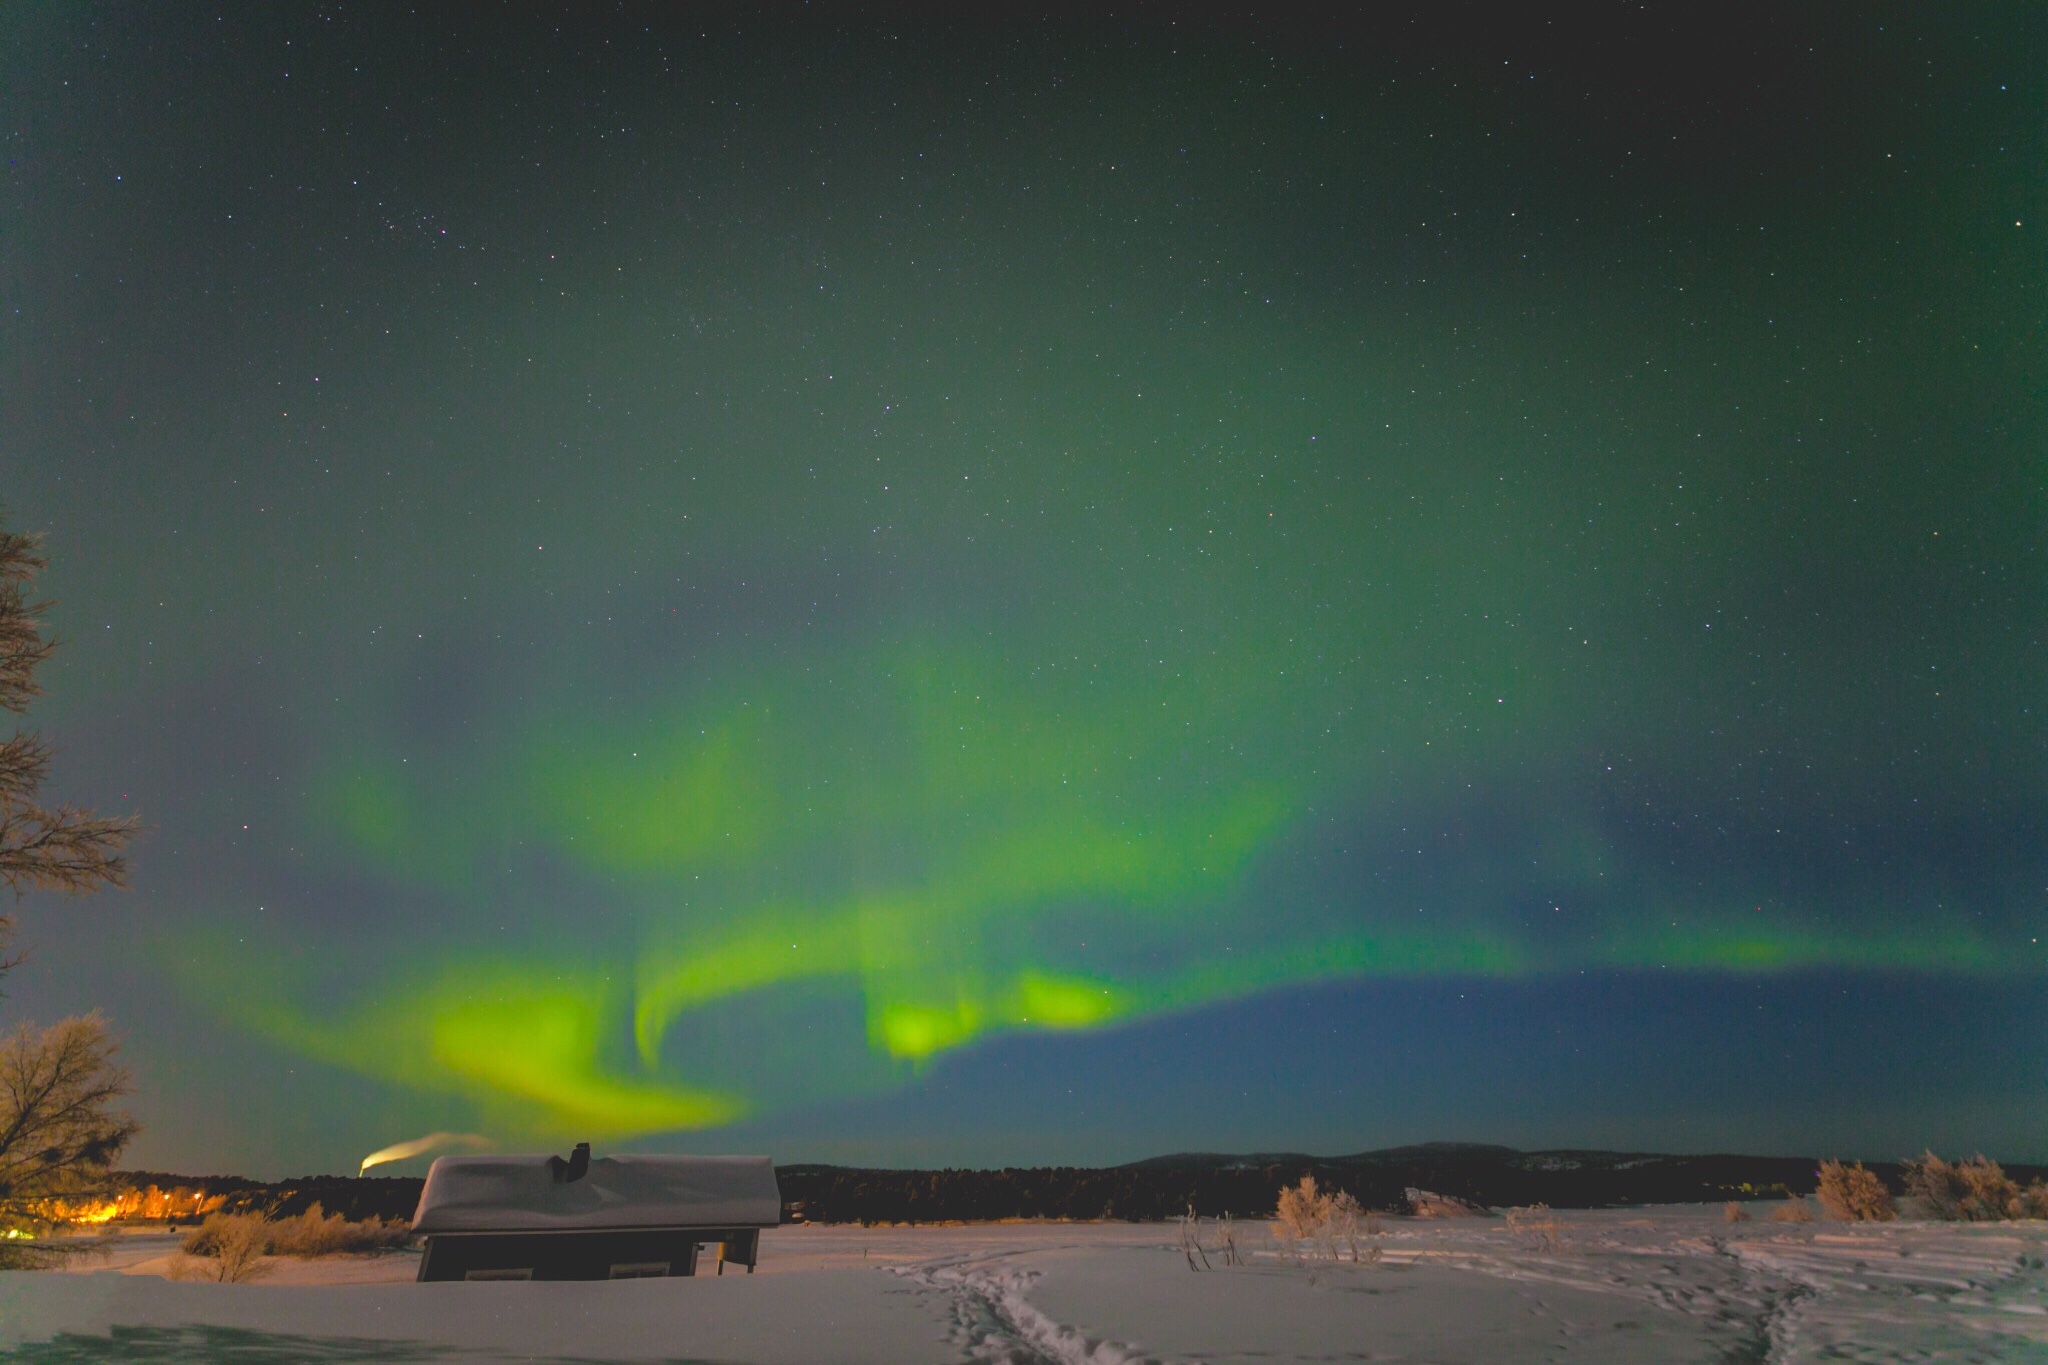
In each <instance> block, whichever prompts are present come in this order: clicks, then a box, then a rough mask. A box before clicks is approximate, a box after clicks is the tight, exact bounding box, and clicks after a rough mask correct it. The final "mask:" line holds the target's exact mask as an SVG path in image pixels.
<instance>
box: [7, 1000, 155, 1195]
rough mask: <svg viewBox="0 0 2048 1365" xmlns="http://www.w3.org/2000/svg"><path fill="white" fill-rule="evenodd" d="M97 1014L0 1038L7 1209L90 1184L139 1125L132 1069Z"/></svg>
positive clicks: (21, 1029)
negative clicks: (126, 1101)
mask: <svg viewBox="0 0 2048 1365" xmlns="http://www.w3.org/2000/svg"><path fill="white" fill-rule="evenodd" d="M118 1050H119V1047H118V1045H117V1044H116V1043H115V1042H114V1040H113V1038H112V1036H111V1035H109V1034H108V1032H107V1022H106V1020H104V1019H102V1018H101V1017H100V1016H99V1015H98V1014H88V1015H83V1016H81V1017H78V1018H74V1019H65V1020H63V1021H61V1022H59V1023H56V1024H53V1025H51V1026H50V1027H49V1028H46V1029H43V1028H37V1027H36V1026H35V1025H34V1024H26V1023H24V1024H17V1025H15V1027H14V1028H13V1029H11V1030H10V1031H9V1032H8V1033H6V1034H5V1035H4V1036H0V1209H7V1210H10V1211H14V1210H19V1209H21V1208H23V1207H24V1206H25V1205H26V1204H27V1203H29V1202H30V1201H33V1200H36V1199H44V1198H48V1197H49V1196H51V1195H62V1194H75V1193H78V1192H80V1191H85V1190H90V1189H92V1188H93V1187H94V1186H96V1185H97V1184H98V1182H99V1181H100V1180H101V1179H102V1178H104V1177H105V1175H106V1174H107V1172H108V1170H109V1169H111V1168H112V1166H113V1164H114V1158H115V1157H117V1156H119V1155H120V1154H121V1149H122V1148H124V1147H126V1146H127V1145H128V1141H129V1139H131V1138H133V1137H134V1136H135V1134H136V1132H137V1131H138V1127H137V1125H136V1123H135V1121H134V1120H133V1119H131V1118H129V1117H128V1115H126V1114H124V1113H120V1112H119V1111H117V1110H115V1109H114V1107H113V1106H114V1104H115V1103H116V1102H117V1101H118V1100H119V1099H120V1098H121V1097H122V1096H123V1095H126V1094H127V1093H129V1091H130V1089H131V1088H132V1087H131V1085H130V1080H129V1075H128V1071H127V1069H126V1068H125V1067H122V1066H121V1065H119V1064H118V1063H117V1062H115V1060H114V1054H115V1053H116V1052H117V1051H118Z"/></svg>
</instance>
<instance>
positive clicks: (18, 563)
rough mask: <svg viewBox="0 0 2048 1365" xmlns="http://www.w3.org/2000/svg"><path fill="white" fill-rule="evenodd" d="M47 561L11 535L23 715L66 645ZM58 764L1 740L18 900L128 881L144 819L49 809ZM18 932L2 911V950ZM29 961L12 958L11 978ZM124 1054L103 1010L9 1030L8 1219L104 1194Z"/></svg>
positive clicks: (2, 1156)
mask: <svg viewBox="0 0 2048 1365" xmlns="http://www.w3.org/2000/svg"><path fill="white" fill-rule="evenodd" d="M45 564H46V561H45V560H44V558H43V555H42V538H41V537H39V536H34V535H24V534H21V533H19V532H14V531H8V530H5V529H0V709H5V710H8V711H12V712H14V713H16V714H17V715H18V714H20V713H21V712H22V711H24V710H26V709H27V708H28V705H29V703H30V702H32V701H34V700H35V699H36V698H37V697H38V696H40V695H42V688H41V687H40V686H39V685H38V684H37V682H36V670H37V669H39V668H40V667H42V665H43V664H44V663H46V662H47V661H48V660H49V657H50V655H51V653H52V652H53V651H54V650H55V649H56V647H57V646H56V641H54V640H52V639H49V638H48V637H47V636H45V635H44V633H43V613H44V612H46V611H48V610H49V608H50V603H48V602H41V601H37V600H35V599H34V598H33V597H32V596H31V595H30V589H31V587H32V586H33V584H34V581H35V577H36V575H37V574H38V573H40V572H41V571H42V570H43V568H44V567H45ZM50 756H51V750H50V746H49V745H47V744H45V743H44V742H43V740H42V738H41V737H40V736H38V735H37V734H35V733H34V732H33V731H29V730H19V729H17V730H16V731H15V732H14V733H13V734H12V735H9V736H7V737H6V738H5V739H0V882H5V883H6V885H7V887H8V889H9V890H11V891H13V892H14V894H15V895H16V896H17V897H18V896H20V895H22V894H23V893H25V892H27V891H30V890H35V889H42V890H54V891H66V892H70V893H72V894H80V893H83V892H88V891H96V890H99V889H100V888H102V887H107V886H122V885H125V884H126V882H127V875H128V865H127V862H126V860H125V859H123V858H122V856H121V850H122V849H123V848H124V847H125V846H126V845H127V842H128V840H129V838H130V836H131V835H133V833H134V832H135V821H134V820H133V819H132V818H129V817H125V816H123V817H115V818H112V819H108V818H104V817H101V816H98V815H95V814H94V813H93V812H92V811H90V810H87V809H85V808H84V807H82V806H76V805H71V804H57V805H46V804H44V802H43V800H42V786H43V782H44V781H45V779H47V778H48V777H49V775H50ZM11 927H12V925H11V924H10V922H9V921H8V919H7V917H6V916H4V915H0V945H4V943H5V939H6V937H7V932H8V930H9V929H10V928H11ZM18 960H19V959H18V958H7V957H4V956H0V972H5V970H6V969H7V968H8V967H10V966H12V965H13V964H14V962H16V961H18ZM116 1051H117V1046H116V1044H115V1043H114V1040H113V1037H112V1036H111V1035H110V1034H109V1033H108V1031H107V1024H106V1021H105V1020H104V1019H102V1018H101V1017H100V1016H99V1015H98V1014H88V1015H85V1016H83V1017H82V1018H74V1019H65V1020H61V1021H59V1022H58V1023H56V1024H53V1025H51V1026H50V1027H48V1028H38V1027H36V1026H35V1025H34V1024H29V1023H22V1024H18V1025H16V1026H15V1027H14V1028H13V1029H12V1030H10V1031H9V1032H7V1033H5V1034H0V1216H4V1217H5V1218H6V1220H7V1221H8V1222H9V1223H10V1224H17V1225H18V1224H20V1223H22V1222H24V1221H26V1222H31V1223H33V1222H35V1221H37V1220H36V1218H35V1207H36V1201H38V1200H41V1199H45V1198H48V1197H50V1196H53V1195H64V1194H78V1193H83V1192H85V1191H88V1190H91V1189H92V1188H94V1187H95V1186H96V1185H97V1184H98V1183H99V1182H100V1181H101V1180H103V1179H104V1178H105V1176H106V1175H107V1173H108V1172H109V1171H110V1170H111V1169H112V1167H113V1163H114V1159H115V1158H116V1157H118V1156H119V1155H120V1154H121V1151H122V1149H123V1148H125V1147H126V1146H127V1145H128V1142H129V1140H130V1139H131V1138H133V1137H134V1136H135V1134H136V1132H137V1125H136V1123H135V1121H134V1120H133V1119H131V1118H130V1117H129V1116H128V1115H127V1114H125V1113H122V1112H121V1111H120V1110H118V1109H117V1108H115V1105H116V1104H117V1103H118V1102H119V1100H120V1099H121V1097H122V1096H124V1095H126V1094H128V1093H129V1091H130V1089H131V1088H132V1087H131V1084H130V1079H129V1075H128V1072H127V1070H126V1069H125V1068H123V1067H122V1066H120V1065H119V1064H118V1063H117V1062H116V1061H115V1060H114V1054H115V1052H116ZM14 1230H15V1231H19V1227H18V1226H17V1227H16V1228H15V1229H14ZM15 1245H16V1244H15V1243H11V1242H10V1243H7V1244H6V1246H7V1247H9V1248H12V1247H14V1246H15ZM7 1259H8V1258H7V1257H4V1256H0V1263H4V1262H5V1261H6V1260H7ZM13 1259H16V1260H19V1259H20V1257H19V1256H16V1257H14V1258H13Z"/></svg>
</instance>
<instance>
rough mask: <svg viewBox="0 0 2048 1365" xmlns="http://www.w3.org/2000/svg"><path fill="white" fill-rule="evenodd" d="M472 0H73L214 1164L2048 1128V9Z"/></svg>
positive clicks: (90, 610) (144, 847)
mask: <svg viewBox="0 0 2048 1365" xmlns="http://www.w3.org/2000/svg"><path fill="white" fill-rule="evenodd" d="M425 8H426V12H425V13H413V12H409V11H407V10H405V9H402V8H400V7H396V6H382V7H379V6H367V7H358V6H352V5H342V4H305V5H293V6H273V5H248V4H241V5H228V6H221V7H210V8H205V9H198V8H191V7H176V8H165V7H157V6H148V5H141V4H131V5H89V4H77V5H69V4H67V5H47V6H10V7H8V9H7V10H6V12H5V13H4V15H0V38H4V44H0V136H4V138H5V154H6V177H5V181H4V191H0V193H4V200H0V499H4V501H5V505H6V509H7V518H8V523H9V524H10V525H12V526H15V527H18V528H21V529H29V530H38V531H43V532H45V533H47V535H48V550H49V553H50V554H51V556H52V560H53V564H52V567H51V569H50V571H49V572H48V574H47V575H46V577H45V582H44V586H45V588H46V589H47V590H48V592H49V593H50V594H51V595H52V596H55V597H57V598H59V599H61V601H60V605H59V606H58V607H57V608H56V609H55V611H54V612H53V614H52V620H53V623H54V625H55V628H56V630H57V632H58V633H59V634H60V635H61V636H62V637H63V638H64V639H65V641H66V643H65V646H64V648H63V650H62V652H61V653H60V655H59V656H58V658H57V659H56V661H55V662H54V663H53V664H52V665H51V666H50V667H49V669H48V670H47V676H46V681H47V682H48V684H49V687H50V696H49V697H48V698H47V700H45V701H44V702H43V703H41V704H40V705H39V706H38V707H37V708H36V710H35V711H34V712H33V713H32V717H31V719H32V720H34V721H35V722H36V723H37V724H39V725H40V726H42V727H43V728H44V730H45V732H46V734H47V736H48V737H49V738H51V739H52V740H54V741H55V742H56V743H57V744H58V745H59V746H60V748H61V751H62V752H61V755H60V758H59V760H58V763H59V771H58V779H57V788H58V794H60V795H63V796H66V797H70V798H75V799H79V800H83V801H87V802H89V803H92V804H94V805H97V806H99V807H101V808H103V809H108V810H135V811H138V812H140V813H141V815H142V816H143V817H144V819H145V820H146V821H147V822H148V824H149V825H150V826H151V829H150V832H149V834H148V835H147V837H146V838H145V839H144V841H143V842H142V843H141V844H140V845H139V846H138V848H137V849H136V851H135V857H134V862H135V877H134V886H133V888H132V889H131V890H128V891H125V892H120V893H113V894H108V895H103V896H100V897H97V898H93V899H89V900H83V901H69V900H64V899H62V898H57V897H45V896H40V895H38V896H32V897H30V898H28V899H27V900H25V901H23V902H22V903H21V904H20V905H19V906H17V907H16V918H17V920H18V922H19V932H20V936H21V938H22V939H23V940H24V941H25V942H27V943H29V944H31V945H33V947H34V950H35V956H34V958H33V960H32V961H31V962H30V963H28V964H27V965H25V966H23V967H21V968H18V969H17V970H16V971H15V972H14V973H12V974H11V975H10V976H9V977H8V978H7V980H6V983H5V991H6V999H5V1000H4V1001H0V1016H4V1017H5V1019H6V1020H12V1019H15V1018H39V1019H49V1018H53V1017H55V1016H57V1015H59V1014H62V1013H65V1012H70V1011H76V1010H82V1009H87V1008H92V1007H99V1008H102V1009H104V1010H105V1011H106V1012H107V1013H108V1015H109V1016H110V1017H111V1018H112V1020H113V1021H114V1023H115V1026H116V1028H117V1030H118V1031H119V1033H120V1034H121V1036H122V1037H123V1038H124V1040H125V1046H126V1056H127V1058H128V1060H129V1062H130V1063H131V1065H132V1066H133V1067H134V1069H135V1072H136V1077H137V1094H136V1096H135V1100H134V1108H135V1110H136V1112H137V1114H138V1116H139V1117H141V1118H142V1119H143V1120H144V1121H145V1122H146V1124H147V1131H146V1132H145V1134H144V1136H143V1137H142V1138H141V1139H140V1140H139V1141H138V1143H137V1144H136V1146H135V1148H134V1149H133V1150H132V1152H131V1154H130V1159H131V1161H132V1162H133V1163H134V1164H138V1165H144V1166H149V1167H153V1168H157V1169H175V1170H184V1171H195V1172H196V1171H229V1170H232V1171H238V1172H242V1173H245V1174H250V1175H281V1174H290V1173H302V1172H306V1171H315V1170H351V1171H352V1170H353V1169H354V1168H355V1165H356V1163H357V1161H358V1160H359V1159H360V1158H361V1156H362V1155H363V1154H365V1153H367V1152H369V1151H370V1150H372V1149H373V1148H377V1147H380V1146H383V1145H385V1144H387V1143H391V1142H395V1141H399V1140H401V1139H406V1138H411V1137H415V1136H418V1135H420V1134H422V1133H426V1132H429V1131H453V1132H466V1133H475V1134H478V1135H480V1136H481V1137H483V1138H485V1139H488V1140H489V1141H491V1142H493V1143H496V1144H501V1145H506V1146H526V1147H532V1146H561V1145H563V1144H566V1143H567V1142H570V1141H574V1140H577V1139H582V1138H590V1139H595V1140H597V1141H598V1142H599V1143H600V1145H601V1146H617V1147H628V1146H630V1147H635V1148H640V1149H646V1150H693V1151H696V1150H711V1151H725V1150H746V1151H767V1152H770V1153H771V1154H773V1155H775V1156H776V1157H777V1158H778V1159H781V1160H785V1161H794V1160H837V1161H861V1162H871V1163H876V1164H893V1165H912V1164H952V1165H968V1164H985V1163H1001V1162H1020V1163H1049V1162H1078V1163H1103V1162H1112V1161H1122V1160H1130V1159H1135V1158H1138V1157H1143V1156H1147V1155H1152V1154H1155V1153H1159V1152H1165V1151H1174V1150H1184V1149H1210V1150H1249V1149H1265V1150H1275V1149H1296V1150H1309V1151H1317V1152H1325V1153H1334V1152H1344V1151H1356V1150H1360V1149H1362V1148H1367V1147H1372V1146H1379V1145H1388V1144H1392V1143H1397V1142H1407V1141H1419V1140H1426V1139H1432V1138H1445V1139H1450V1138H1457V1139H1468V1140H1478V1141H1497V1142H1506V1143H1511V1144H1516V1145H1522V1146H1544V1145H1551V1146H1560V1145H1578V1146H1601V1147H1649V1148H1657V1149H1663V1150H1678V1151H1701V1150H1747V1151H1755V1152H1784V1153H1818V1154H1822V1155H1826V1154H1830V1153H1839V1154H1842V1155H1846V1156H1860V1157H1869V1158H1893V1157H1897V1156H1899V1155H1903V1154H1907V1153H1910V1152H1915V1151H1918V1150H1919V1149H1921V1148H1922V1147H1925V1146H1927V1145H1929V1144H1933V1145H1936V1146H1939V1147H1944V1148H1946V1149H1951V1150H1954V1151H1957V1152H1961V1151H1965V1150H1967V1151H1975V1150H1977V1149H1980V1148H1981V1149H1985V1150H1988V1151H1990V1152H1992V1153H1993V1154H1994V1155H1999V1156H2003V1157H2005V1158H2006V1159H2008V1160H2019V1159H2034V1160H2040V1159H2044V1158H2048V1124H2044V1123H2043V1119H2044V1117H2048V1001H2044V999H2043V991H2042V988H2043V985H2044V984H2048V948H2044V946H2043V945H2042V943H2041V936H2043V935H2044V934H2048V766H2044V759H2048V752H2044V738H2048V731H2044V727H2043V716H2042V710H2041V708H2042V706H2043V704H2044V698H2048V694H2044V688H2043V684H2044V682H2048V659H2044V654H2043V650H2042V641H2041V634H2042V627H2043V608H2044V607H2048V561H2044V557H2043V546H2042V533H2043V528H2044V513H2048V467H2044V462H2043V450H2044V440H2048V410H2044V394H2048V373H2044V366H2043V355H2044V352H2043V344H2044V340H2048V328H2044V320H2048V312H2044V307H2048V293H2044V285H2048V259H2044V255H2043V245H2042V244H2043V242H2044V240H2048V239H2044V236H2043V228H2044V226H2048V202H2044V198H2048V99H2044V93H2048V91H2044V83H2043V77H2042V74H2041V73H2042V72H2044V71H2048V12H2044V11H2043V10H2042V9H2041V8H2040V7H2038V6H2032V5H2021V4H1993V5H1974V6H1973V5H1954V6H1939V7H1930V6H1922V5H1911V4H1903V3H1901V4H1891V5H1884V4H1875V5H1865V6H1856V5H1848V6H1822V7H1811V8H1812V10H1813V12H1811V13H1808V12H1805V11H1806V9H1807V8H1808V7H1777V6H1770V7H1761V6H1760V7H1754V8H1746V7H1744V6H1741V5H1734V6H1668V5H1654V4H1653V5H1622V4H1582V5H1577V6H1569V7H1543V6H1531V7H1526V9H1525V10H1524V11H1522V12H1519V13H1518V14H1517V15H1516V16H1515V17H1514V18H1512V19H1509V20H1505V21H1503V20H1501V19H1500V18H1499V17H1498V16H1496V15H1492V14H1491V13H1490V12H1489V11H1488V10H1486V9H1482V8H1477V7H1471V6H1461V5H1458V4H1443V5H1433V6H1429V7H1426V8H1418V9H1417V11H1416V12H1415V13H1414V14H1410V13H1405V12H1401V11H1402V7H1371V8H1372V9H1373V11H1374V12H1373V14H1372V16H1371V17H1370V18H1367V19H1361V20H1358V21H1356V22H1353V23H1348V24H1344V25H1328V24H1324V23H1320V22H1311V21H1308V20H1304V19H1301V18H1299V17H1298V16H1295V15H1293V14H1292V13H1291V12H1282V13H1272V12H1260V11H1258V10H1255V9H1246V10H1243V11H1240V12H1237V13H1235V14H1233V15H1230V16H1228V17H1214V16H1211V15H1207V14H1202V15H1197V14H1194V13H1193V12H1190V11H1176V10H1174V9H1171V8H1169V7H1164V6H1152V7H1146V6H1137V7H1133V8H1131V9H1128V10H1123V11H1120V12H1119V14H1118V15H1116V16H1103V15H1097V14H1093V13H1091V12H1090V11H1089V10H1087V9H1083V8H1075V9H1072V10H1064V11H1063V10H1058V9H1054V10H1051V11H1044V10H1033V11H1030V12H1028V13H1026V12H1024V11H1021V10H1019V11H1014V12H1010V13H1007V14H1003V15H1001V16H998V17H994V18H983V19H975V20H963V19H959V18H953V19H945V20H940V19H935V18H933V17H931V16H930V15H928V14H924V13H921V12H915V11H911V10H907V9H906V10H890V9H886V8H884V9H874V8H853V7H843V8H838V9H835V8H833V7H830V6H826V7H822V8H812V9H805V10H801V11H799V10H794V9H791V10H780V11H776V12H774V13H773V14H772V15H769V16H766V17H762V16H755V15H749V14H746V13H744V12H742V11H737V10H702V9H698V8H696V7H675V6H632V5H628V6H624V7H620V8H607V9H603V10H600V9H599V8H598V7H596V6H578V7H573V8H570V9H564V10H559V11H557V10H553V9H548V8H542V7H519V8H513V9H507V10H503V11H491V12H490V13H489V14H483V13H481V12H478V11H467V10H462V9H456V8H447V9H444V8H441V7H425ZM1784 11H1798V12H1784ZM423 1164H424V1159H423V1158H422V1159H419V1160H415V1161H413V1162H410V1163H401V1164H399V1165H397V1166H394V1167H393V1168H392V1169H394V1170H397V1171H401V1172H416V1171H418V1170H419V1169H421V1168H422V1166H423Z"/></svg>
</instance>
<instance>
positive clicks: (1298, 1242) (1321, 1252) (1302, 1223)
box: [1273, 1175, 1380, 1262]
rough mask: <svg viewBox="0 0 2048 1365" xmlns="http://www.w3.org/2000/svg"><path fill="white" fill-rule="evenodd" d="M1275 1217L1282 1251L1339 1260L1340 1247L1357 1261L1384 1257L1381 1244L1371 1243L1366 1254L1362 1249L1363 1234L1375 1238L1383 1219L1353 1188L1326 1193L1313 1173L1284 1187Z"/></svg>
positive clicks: (1275, 1233) (1291, 1254) (1369, 1260)
mask: <svg viewBox="0 0 2048 1365" xmlns="http://www.w3.org/2000/svg"><path fill="white" fill-rule="evenodd" d="M1273 1219H1274V1222H1273V1237H1274V1240H1275V1241H1277V1242H1279V1243H1280V1249H1281V1252H1282V1253H1283V1254H1285V1255H1288V1256H1291V1257H1294V1258H1295V1259H1297V1260H1299V1259H1301V1258H1302V1257H1303V1256H1308V1257H1312V1258H1315V1259H1318V1260H1330V1261H1335V1260H1338V1259H1340V1257H1339V1254H1338V1252H1339V1249H1340V1248H1342V1249H1343V1250H1344V1251H1346V1252H1348V1253H1349V1255H1350V1259H1351V1260H1352V1261H1354V1262H1374V1261H1377V1260H1379V1258H1380V1250H1379V1247H1378V1245H1377V1244H1369V1245H1367V1246H1366V1248H1365V1250H1364V1254H1363V1255H1361V1254H1360V1249H1359V1237H1360V1234H1361V1233H1363V1234H1364V1235H1365V1236H1366V1237H1367V1238H1368V1239H1369V1238H1371V1237H1372V1236H1373V1235H1374V1234H1376V1233H1377V1232H1378V1231H1379V1221H1378V1220H1377V1219H1376V1218H1374V1217H1373V1216H1372V1215H1371V1214H1368V1213H1367V1212H1366V1211H1365V1209H1364V1208H1363V1207H1361V1206H1360V1204H1359V1202H1358V1200H1357V1198H1356V1197H1355V1196H1353V1195H1352V1194H1351V1192H1350V1191H1348V1190H1334V1191H1331V1192H1329V1193H1327V1194H1326V1193H1324V1192H1323V1191H1321V1190H1319V1189H1317V1188H1316V1178H1315V1177H1314V1176H1312V1175H1305V1176H1303V1177H1302V1178H1301V1183H1300V1184H1299V1185H1290V1186H1288V1187H1287V1188H1286V1189H1283V1190H1281V1191H1280V1200H1279V1203H1278V1205H1277V1206H1276V1207H1275V1208H1274V1210H1273Z"/></svg>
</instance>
